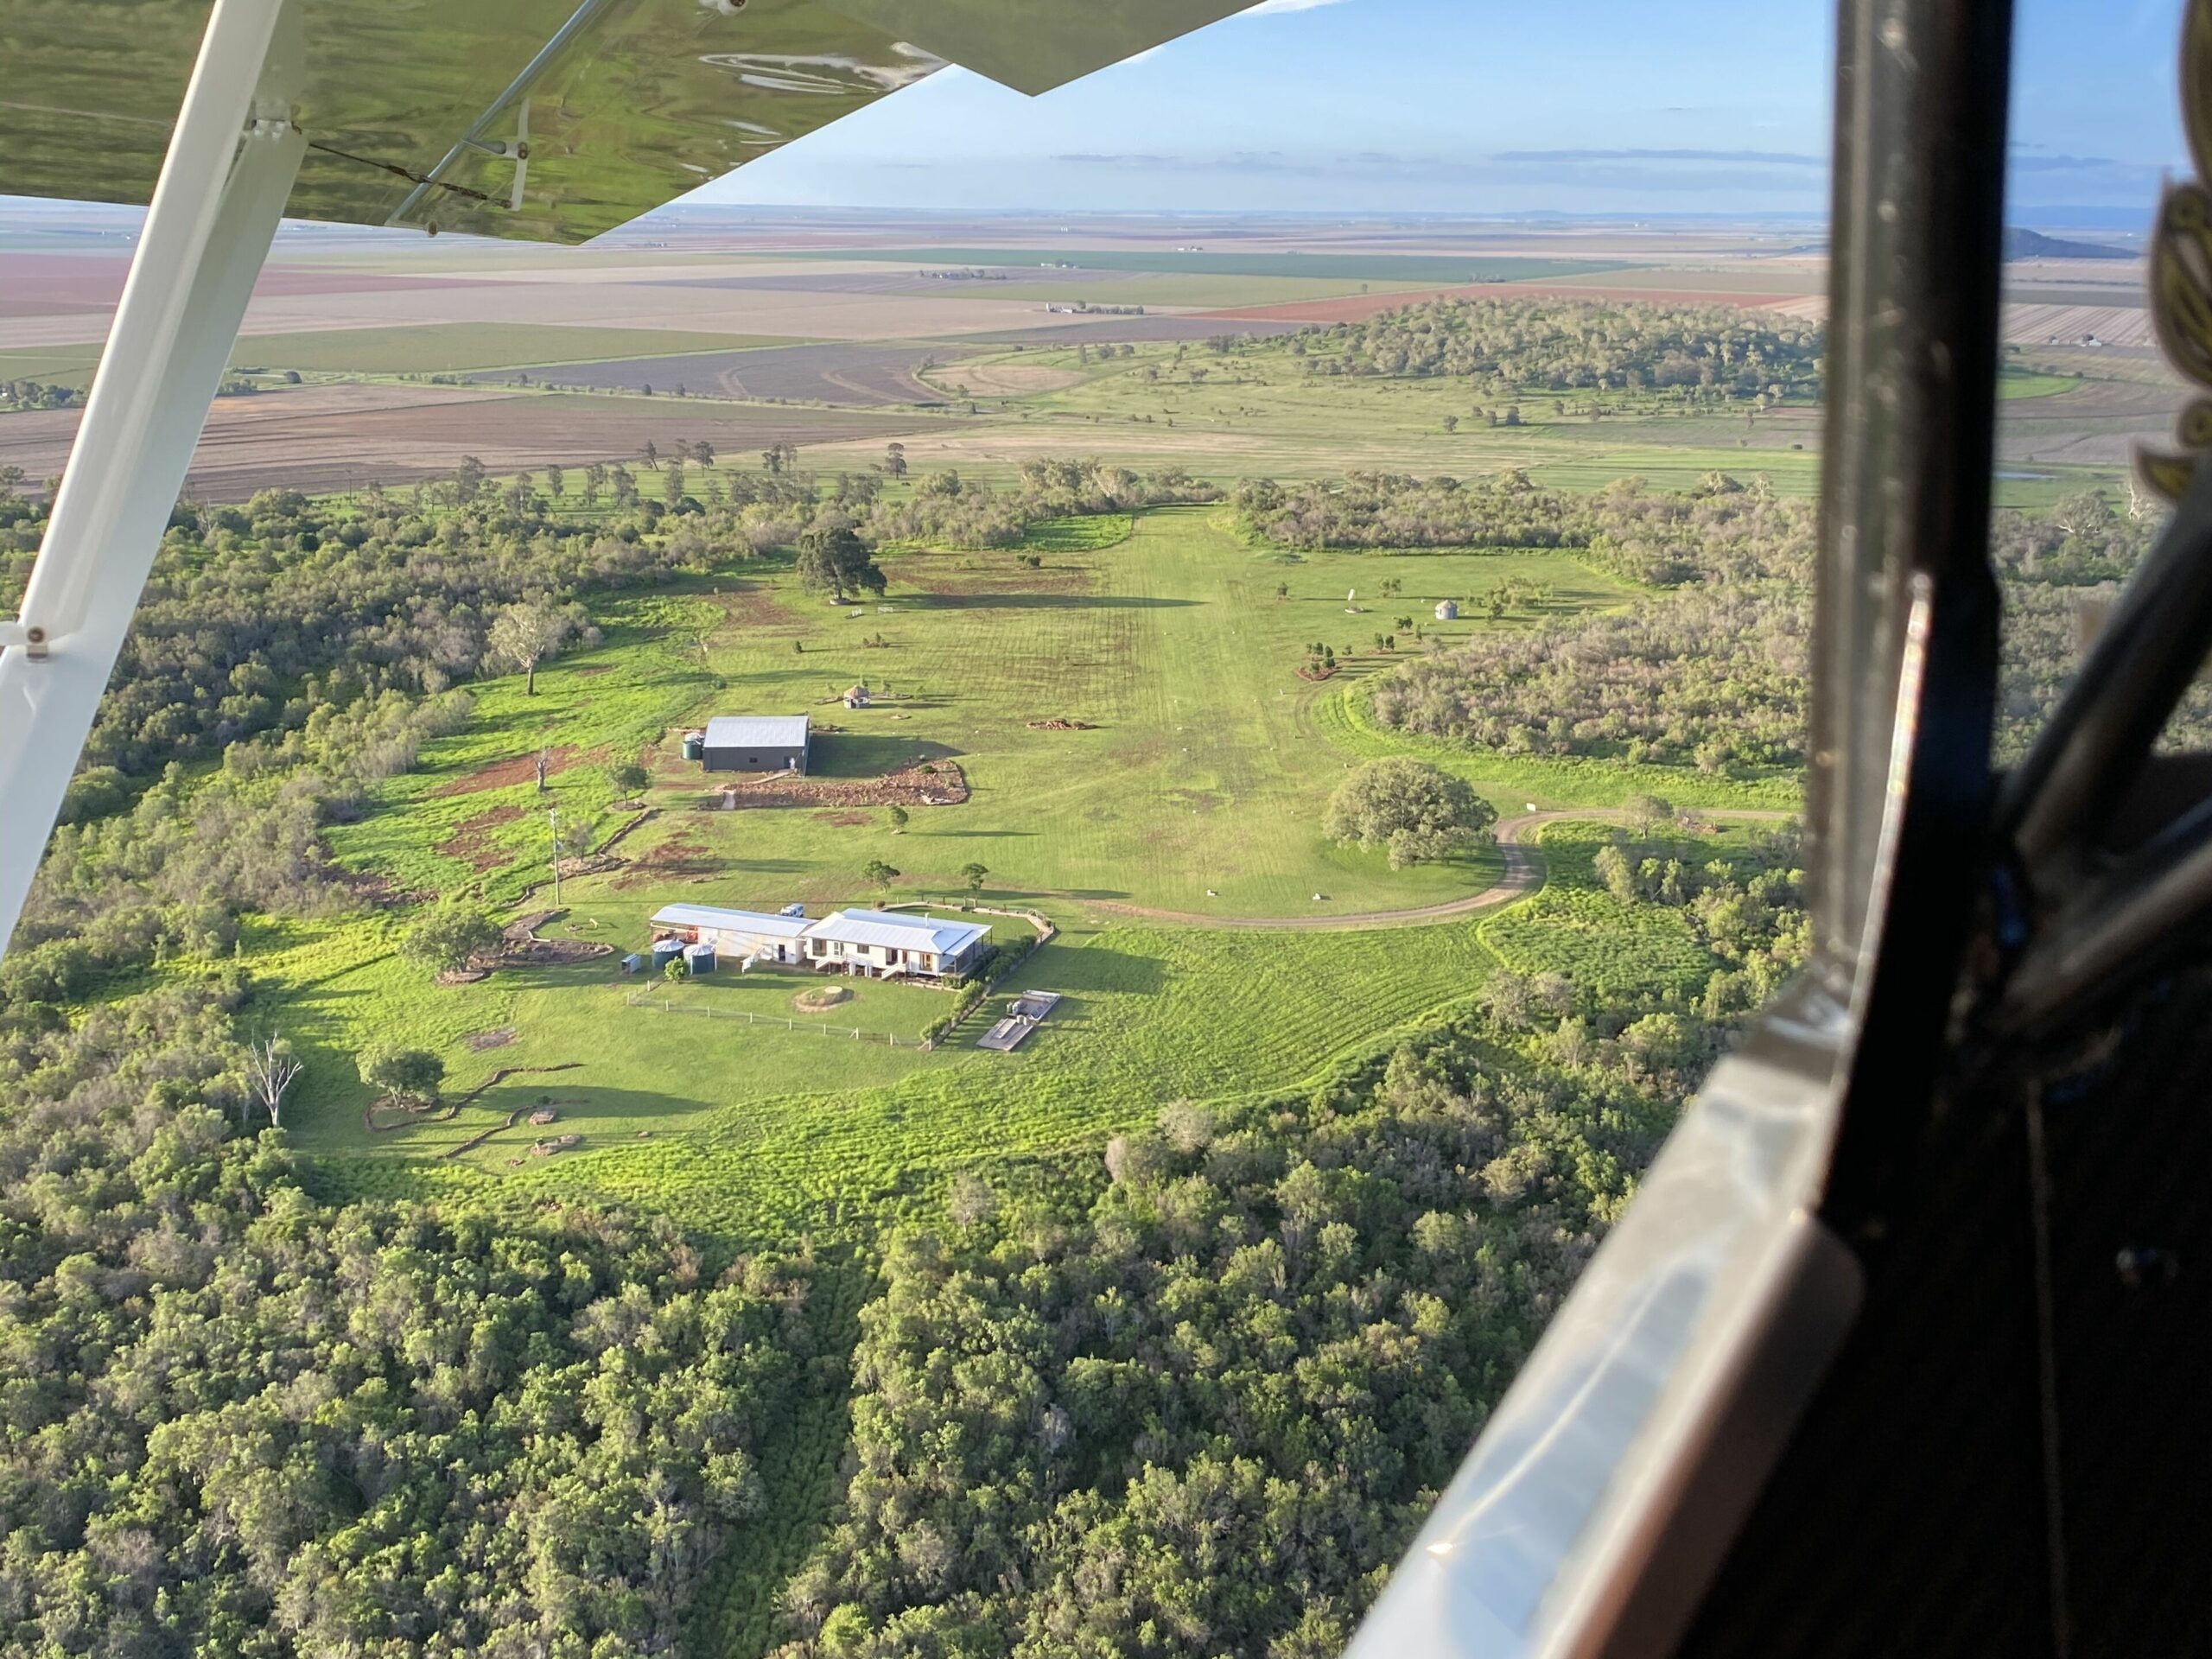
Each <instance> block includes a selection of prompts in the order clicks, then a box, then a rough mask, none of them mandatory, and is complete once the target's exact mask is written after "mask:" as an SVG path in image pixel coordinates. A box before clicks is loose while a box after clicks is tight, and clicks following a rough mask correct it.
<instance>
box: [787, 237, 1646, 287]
mask: <svg viewBox="0 0 2212 1659" xmlns="http://www.w3.org/2000/svg"><path fill="white" fill-rule="evenodd" d="M822 257H824V258H837V259H878V260H893V261H898V262H900V263H903V264H924V265H978V266H984V267H1002V268H1006V269H1009V270H1020V269H1028V270H1039V269H1046V268H1052V267H1060V266H1065V267H1069V268H1071V269H1074V270H1123V271H1140V272H1144V273H1147V274H1154V275H1188V276H1204V277H1319V278H1325V279H1327V280H1329V281H1332V282H1355V283H1358V282H1379V283H1381V282H1387V283H1405V284H1408V285H1410V286H1419V285H1421V284H1436V283H1484V282H1492V283H1495V282H1510V281H1519V282H1532V281H1535V280H1536V279H1537V278H1539V277H1573V276H1580V275H1583V274H1585V273H1587V272H1590V271H1601V270H1610V269H1611V268H1612V267H1611V265H1610V264H1608V263H1607V262H1605V261H1604V260H1592V259H1559V258H1541V257H1529V256H1520V255H1510V254H1508V255H1497V254H1465V255H1460V254H1421V253H1353V252H1342V253H1335V252H1331V253H1302V252H1299V251H1285V252H1240V251H1211V252H1210V251H1206V250H1205V249H1203V248H1198V249H1173V250H1169V249H1146V250H1137V249H1116V248H1074V249H1067V248H1006V247H997V248H993V247H976V248H944V247H926V246H925V247H911V248H909V247H900V248H868V249H861V248H853V249H846V250H842V251H838V252H836V253H835V254H824V255H823V256H822Z"/></svg>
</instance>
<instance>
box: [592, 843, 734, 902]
mask: <svg viewBox="0 0 2212 1659" xmlns="http://www.w3.org/2000/svg"><path fill="white" fill-rule="evenodd" d="M721 868H722V861H721V855H719V854H717V853H716V852H715V851H714V849H712V848H710V847H709V846H708V845H707V844H706V843H705V842H703V841H702V840H700V839H699V838H698V836H697V834H696V831H694V830H691V829H679V830H677V832H676V833H675V834H674V835H672V836H670V837H669V838H668V839H667V840H666V841H664V842H661V843H660V845H658V847H654V848H652V849H649V850H647V851H645V852H643V853H640V854H639V855H638V856H637V858H636V859H635V860H634V861H632V864H631V866H630V868H628V869H627V870H626V871H625V872H624V873H623V874H620V875H618V876H616V877H615V878H614V885H615V886H616V887H618V888H620V889H621V890H622V891H623V892H626V893H627V892H631V891H633V890H634V889H636V888H639V887H657V886H658V885H660V884H661V883H663V882H667V881H682V880H696V878H698V877H701V876H707V875H717V874H721Z"/></svg>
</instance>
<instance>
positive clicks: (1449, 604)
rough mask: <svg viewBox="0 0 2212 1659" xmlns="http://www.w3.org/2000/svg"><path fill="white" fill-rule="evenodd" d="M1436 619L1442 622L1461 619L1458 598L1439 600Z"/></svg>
mask: <svg viewBox="0 0 2212 1659" xmlns="http://www.w3.org/2000/svg"><path fill="white" fill-rule="evenodd" d="M1436 620H1438V621H1440V622H1457V621H1458V620H1459V601H1458V600H1456V599H1440V600H1438V601H1436Z"/></svg>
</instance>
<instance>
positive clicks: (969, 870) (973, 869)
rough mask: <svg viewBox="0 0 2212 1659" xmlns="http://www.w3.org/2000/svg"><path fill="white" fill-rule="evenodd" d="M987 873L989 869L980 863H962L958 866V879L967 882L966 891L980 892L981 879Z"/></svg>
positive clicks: (981, 888)
mask: <svg viewBox="0 0 2212 1659" xmlns="http://www.w3.org/2000/svg"><path fill="white" fill-rule="evenodd" d="M989 874H990V870H989V869H988V868H987V867H986V866H984V865H982V864H963V865H962V866H961V867H960V879H961V880H963V881H965V882H966V883H967V884H968V891H969V893H981V892H982V890H983V879H984V878H985V877H986V876H988V875H989Z"/></svg>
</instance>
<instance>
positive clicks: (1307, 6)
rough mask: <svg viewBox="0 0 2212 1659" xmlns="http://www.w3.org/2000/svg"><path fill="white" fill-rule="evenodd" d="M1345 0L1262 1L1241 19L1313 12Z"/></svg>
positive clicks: (1240, 15) (1242, 13)
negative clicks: (1288, 12)
mask: <svg viewBox="0 0 2212 1659" xmlns="http://www.w3.org/2000/svg"><path fill="white" fill-rule="evenodd" d="M1343 3H1344V0H1260V3H1259V4H1258V5H1256V6H1255V7H1253V8H1252V10H1249V11H1240V12H1238V13H1237V14H1236V15H1237V16H1239V17H1265V16H1269V15H1271V14H1273V13H1274V12H1279V11H1313V10H1318V9H1319V8H1320V7H1322V6H1340V5H1342V4H1343Z"/></svg>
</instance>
